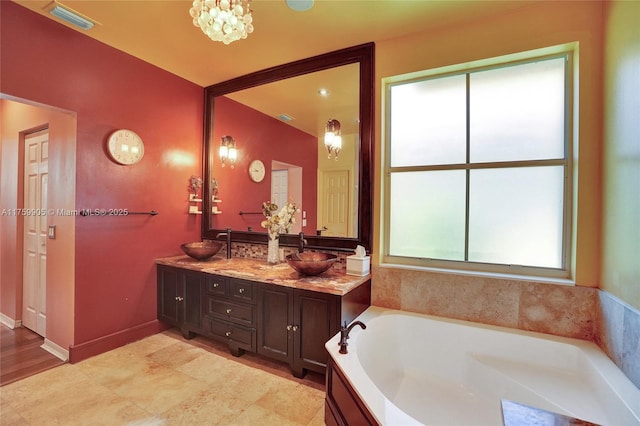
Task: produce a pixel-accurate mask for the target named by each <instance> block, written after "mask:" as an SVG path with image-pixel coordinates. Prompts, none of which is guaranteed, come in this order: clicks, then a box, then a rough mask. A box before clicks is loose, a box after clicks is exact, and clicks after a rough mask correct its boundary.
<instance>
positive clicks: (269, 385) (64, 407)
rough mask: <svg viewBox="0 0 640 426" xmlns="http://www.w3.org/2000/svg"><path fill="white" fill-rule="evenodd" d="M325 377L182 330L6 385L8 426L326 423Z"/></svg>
mask: <svg viewBox="0 0 640 426" xmlns="http://www.w3.org/2000/svg"><path fill="white" fill-rule="evenodd" d="M323 379H324V377H323V376H322V375H319V374H315V373H313V374H309V375H308V377H306V378H305V379H295V378H294V377H292V376H291V374H289V371H288V367H287V366H286V365H285V364H281V363H276V362H272V361H267V360H264V359H260V358H259V357H257V356H252V355H250V354H247V355H245V356H244V357H242V358H233V357H232V356H231V355H230V354H228V351H227V349H226V347H225V346H224V345H220V344H216V343H212V342H208V341H206V340H205V339H201V338H198V337H197V338H195V339H193V340H190V341H185V340H184V339H183V338H182V336H181V335H180V334H179V332H178V331H177V330H167V331H165V332H163V333H160V334H156V335H153V336H150V337H147V338H145V339H143V340H139V341H137V342H134V343H131V344H129V345H126V346H123V347H120V348H118V349H114V350H112V351H109V352H105V353H103V354H100V355H97V356H95V357H92V358H90V359H87V360H84V361H81V362H79V363H77V364H65V365H62V366H60V367H56V368H54V369H51V370H48V371H46V372H44V373H40V374H38V375H35V376H31V377H28V378H26V379H23V380H20V381H18V382H14V383H11V384H9V385H7V386H3V387H2V388H0V400H1V406H0V424H2V425H33V426H36V425H76V426H81V425H91V426H95V425H138V426H140V425H163V426H169V425H232V424H233V425H258V424H259V425H274V426H275V425H309V426H315V425H318V426H320V425H324V396H325V394H324V380H323Z"/></svg>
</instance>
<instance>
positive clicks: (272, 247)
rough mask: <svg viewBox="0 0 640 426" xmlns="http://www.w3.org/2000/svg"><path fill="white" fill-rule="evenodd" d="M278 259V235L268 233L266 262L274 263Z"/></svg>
mask: <svg viewBox="0 0 640 426" xmlns="http://www.w3.org/2000/svg"><path fill="white" fill-rule="evenodd" d="M279 261H280V243H279V240H278V236H277V235H276V236H272V235H271V234H269V245H268V246H267V262H268V263H271V264H276V263H278V262H279Z"/></svg>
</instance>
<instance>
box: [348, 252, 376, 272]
mask: <svg viewBox="0 0 640 426" xmlns="http://www.w3.org/2000/svg"><path fill="white" fill-rule="evenodd" d="M370 270H371V258H370V257H369V256H364V257H356V256H355V255H351V256H347V275H358V276H362V275H367V274H368V273H369V271H370Z"/></svg>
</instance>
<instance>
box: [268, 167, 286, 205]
mask: <svg viewBox="0 0 640 426" xmlns="http://www.w3.org/2000/svg"><path fill="white" fill-rule="evenodd" d="M288 198H289V173H288V172H287V170H286V169H283V170H272V171H271V202H272V203H276V205H277V206H278V210H279V209H281V208H282V207H283V206H284V205H285V204H287V200H288Z"/></svg>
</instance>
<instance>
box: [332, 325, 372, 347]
mask: <svg viewBox="0 0 640 426" xmlns="http://www.w3.org/2000/svg"><path fill="white" fill-rule="evenodd" d="M356 325H359V326H360V327H362V329H363V330H365V329H366V328H367V326H366V325H364V324H363V323H362V322H360V321H355V322H353V323H352V324H351V325H350V326H349V327H347V322H346V321H345V322H344V325H343V326H342V328H341V329H340V343H339V345H340V350H339V351H338V352H340V353H341V354H346V353H347V346H349V344H348V343H347V340H348V339H349V333H350V332H351V329H352V328H353V327H355V326H356Z"/></svg>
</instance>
